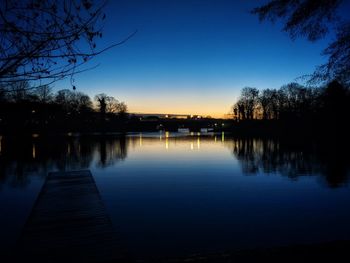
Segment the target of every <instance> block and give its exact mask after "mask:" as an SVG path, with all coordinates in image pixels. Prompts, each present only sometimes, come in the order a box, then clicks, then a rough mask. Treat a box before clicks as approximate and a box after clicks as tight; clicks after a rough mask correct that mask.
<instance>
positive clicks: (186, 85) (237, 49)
mask: <svg viewBox="0 0 350 263" xmlns="http://www.w3.org/2000/svg"><path fill="white" fill-rule="evenodd" d="M264 2H265V1H253V0H248V1H229V0H227V1H225V0H216V1H207V0H173V1H164V0H158V1H147V0H122V1H121V0H119V1H109V5H108V6H107V8H106V15H107V18H106V24H105V27H104V31H103V32H104V36H103V39H102V40H101V42H100V43H98V45H99V46H100V47H101V48H102V47H104V46H106V45H108V44H111V43H116V42H118V41H120V40H122V39H123V38H125V37H126V36H128V35H129V34H131V33H132V32H133V31H134V30H136V29H137V30H138V32H137V34H136V35H135V36H134V37H133V38H132V39H130V40H129V41H128V42H127V43H125V44H124V45H122V46H119V47H116V48H113V49H112V50H109V51H107V52H105V53H104V54H102V55H100V56H98V57H96V58H95V59H94V60H93V61H92V62H91V64H90V65H91V66H93V65H96V64H99V66H98V67H97V68H96V69H94V70H91V71H88V72H85V73H83V74H80V75H77V76H76V77H75V84H76V86H77V88H78V90H80V91H82V92H85V93H88V94H89V95H90V96H92V97H93V96H94V95H95V94H98V93H102V92H104V93H107V94H108V95H111V96H114V97H115V98H117V99H118V100H121V101H125V102H126V103H127V104H128V107H129V111H130V112H142V113H178V114H201V115H211V116H214V117H222V116H223V115H224V114H226V113H227V112H229V110H230V107H231V105H232V104H233V103H234V102H235V100H236V98H237V96H238V95H239V91H240V89H241V88H243V87H245V86H250V87H257V88H259V89H264V88H279V87H280V86H281V85H283V84H286V83H289V82H292V81H294V80H295V79H296V78H297V77H299V76H301V75H303V74H307V73H312V71H313V70H314V69H315V67H316V66H317V65H319V64H321V63H323V62H324V61H325V58H324V57H322V56H321V55H320V53H321V51H322V49H324V48H325V47H326V45H327V43H328V42H329V39H324V40H322V41H318V42H316V43H310V42H308V41H307V40H304V39H297V40H296V41H292V40H291V39H290V38H289V36H288V35H287V34H286V33H284V32H282V31H281V25H280V24H271V23H268V22H264V23H260V22H259V21H258V18H257V17H256V16H254V15H252V14H250V13H249V11H250V10H251V9H252V8H253V7H256V6H258V5H261V4H262V3H264ZM55 88H56V89H61V88H69V86H68V82H61V83H57V84H56V85H55Z"/></svg>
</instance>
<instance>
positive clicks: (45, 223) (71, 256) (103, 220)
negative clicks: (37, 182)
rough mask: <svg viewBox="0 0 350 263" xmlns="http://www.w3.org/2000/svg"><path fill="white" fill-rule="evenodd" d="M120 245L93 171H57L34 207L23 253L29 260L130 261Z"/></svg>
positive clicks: (24, 233) (22, 244)
mask: <svg viewBox="0 0 350 263" xmlns="http://www.w3.org/2000/svg"><path fill="white" fill-rule="evenodd" d="M120 244H121V242H120V241H119V240H118V239H117V235H116V232H115V231H114V229H113V227H112V223H111V220H110V218H109V217H108V215H107V213H106V210H105V207H104V205H103V202H102V200H101V197H100V195H99V192H98V189H97V187H96V184H95V181H94V179H93V177H92V175H91V173H90V171H88V170H84V171H73V172H55V173H50V174H49V175H48V177H47V179H46V181H45V183H44V186H43V188H42V190H41V193H40V194H39V197H38V199H37V201H36V203H35V205H34V207H33V209H32V212H31V215H30V217H29V219H28V221H27V223H26V225H25V227H24V230H23V233H22V236H21V238H20V241H19V246H18V247H19V251H18V254H19V255H20V258H21V261H22V260H23V259H24V260H25V261H28V262H32V260H35V261H33V262H64V263H66V262H126V260H125V259H126V258H125V256H124V253H122V249H121V245H120ZM22 262H23V261H22Z"/></svg>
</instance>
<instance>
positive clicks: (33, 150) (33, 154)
mask: <svg viewBox="0 0 350 263" xmlns="http://www.w3.org/2000/svg"><path fill="white" fill-rule="evenodd" d="M32 157H33V159H35V157H36V150H35V144H34V143H33V147H32Z"/></svg>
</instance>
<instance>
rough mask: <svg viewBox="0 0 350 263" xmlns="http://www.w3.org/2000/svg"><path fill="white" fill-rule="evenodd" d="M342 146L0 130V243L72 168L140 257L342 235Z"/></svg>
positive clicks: (345, 215) (347, 235)
mask: <svg viewBox="0 0 350 263" xmlns="http://www.w3.org/2000/svg"><path fill="white" fill-rule="evenodd" d="M345 145H346V144H345V143H341V144H339V143H333V144H332V143H326V142H324V143H314V142H311V141H291V140H274V139H252V138H232V137H230V136H229V135H228V134H224V133H220V134H207V133H205V134H201V133H188V134H184V133H171V132H170V133H169V132H165V133H136V134H129V135H128V136H119V137H118V136H100V135H95V136H74V134H69V135H67V136H54V137H50V136H48V137H45V136H41V135H35V136H29V137H27V138H18V137H5V136H2V137H1V136H0V214H6V215H7V216H6V217H0V231H1V233H2V236H0V247H2V248H3V249H6V246H9V245H8V244H10V243H11V242H12V243H14V242H15V240H16V237H17V236H18V235H19V232H20V229H21V227H22V226H23V224H24V222H25V220H26V217H27V216H28V214H29V212H30V209H31V207H32V205H33V203H34V201H35V198H36V196H37V194H38V193H39V191H40V188H41V185H42V183H43V182H44V179H45V176H46V175H47V173H48V172H50V171H55V170H77V169H91V171H92V173H93V176H94V178H95V181H96V184H97V186H98V189H99V191H100V193H101V196H102V198H103V200H104V202H105V205H106V207H107V210H108V212H109V214H110V215H111V218H112V221H113V224H114V225H116V226H117V228H118V229H119V230H120V232H121V234H122V236H123V240H124V241H125V245H126V246H127V247H128V248H129V249H130V250H131V252H132V253H133V254H135V255H138V256H139V257H142V256H144V255H146V254H150V255H151V256H152V255H154V254H159V253H160V251H162V253H164V254H165V255H173V254H175V253H184V254H186V253H195V252H197V251H198V252H199V251H215V250H216V249H217V250H224V249H230V248H240V247H246V248H252V247H259V246H276V245H283V244H293V243H294V244H295V243H303V242H323V241H328V240H340V239H350V227H349V226H348V222H349V221H350V211H348V207H349V205H350V191H349V188H348V187H347V182H348V179H349V171H350V167H349V160H348V155H347V154H345V153H346V151H344V149H347V148H346V146H345ZM252 175H253V176H252Z"/></svg>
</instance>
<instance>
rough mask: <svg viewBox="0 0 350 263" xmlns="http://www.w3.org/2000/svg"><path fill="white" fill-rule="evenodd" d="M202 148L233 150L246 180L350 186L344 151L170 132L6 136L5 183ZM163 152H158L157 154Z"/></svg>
mask: <svg viewBox="0 0 350 263" xmlns="http://www.w3.org/2000/svg"><path fill="white" fill-rule="evenodd" d="M218 137H219V138H220V139H219V140H218ZM157 138H159V139H158V140H157ZM202 142H205V143H206V144H207V147H206V148H205V149H204V150H205V151H209V152H210V147H211V146H213V145H214V144H215V145H216V144H218V143H220V144H221V145H223V146H224V148H227V149H229V150H230V151H231V153H232V155H233V157H234V159H236V160H238V162H239V164H240V167H241V169H242V173H243V174H245V175H254V174H259V173H264V174H278V175H282V176H287V177H289V178H291V179H297V178H298V177H299V176H304V175H307V176H314V175H317V176H322V177H324V178H325V179H326V182H327V185H328V186H329V187H338V186H341V185H344V184H346V183H347V180H348V175H349V162H348V160H347V155H346V154H344V152H343V151H341V150H339V147H329V145H327V144H322V145H317V144H315V143H312V142H307V143H306V142H304V141H303V142H299V143H297V142H295V141H293V142H290V141H279V140H273V139H254V138H229V137H227V138H225V134H224V133H223V132H222V133H221V134H212V135H206V136H203V135H201V134H200V133H193V132H191V133H190V134H189V136H183V135H182V134H177V133H173V134H170V133H169V132H165V133H159V134H154V133H147V134H142V133H140V134H137V135H130V136H128V137H125V136H120V137H106V136H90V137H72V136H68V137H62V136H58V137H54V138H52V137H39V135H36V134H35V136H32V137H31V138H20V139H19V138H4V137H3V136H0V183H4V182H6V181H8V180H10V181H11V182H12V186H21V187H23V186H25V182H28V181H27V180H26V179H24V177H26V176H27V175H28V174H33V173H34V172H36V173H39V171H41V172H40V174H43V175H44V176H45V175H46V173H47V172H49V171H53V170H74V169H84V168H89V167H90V166H92V165H96V166H98V167H101V168H104V167H109V166H113V165H114V164H115V163H117V162H119V161H121V160H124V159H125V158H127V153H128V148H129V147H133V148H135V146H136V144H137V145H138V147H139V148H140V150H142V147H143V146H145V145H147V144H148V145H149V144H153V145H163V147H164V148H165V149H166V150H169V149H170V148H174V149H176V150H177V151H178V153H179V154H181V151H183V149H182V148H179V149H177V146H179V145H184V144H187V145H188V148H189V149H191V150H200V149H201V143H202ZM338 146H339V145H338ZM222 150H224V149H222ZM160 151H161V150H160V149H153V153H154V154H159V153H160ZM12 177H13V178H12Z"/></svg>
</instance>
